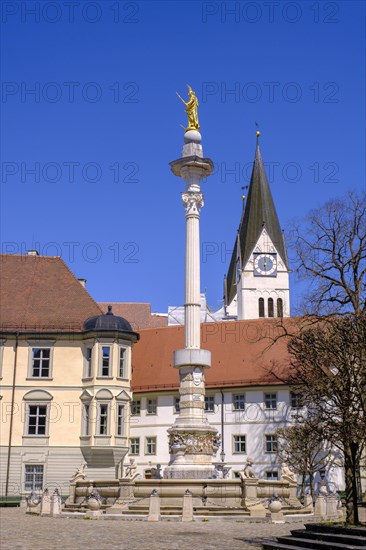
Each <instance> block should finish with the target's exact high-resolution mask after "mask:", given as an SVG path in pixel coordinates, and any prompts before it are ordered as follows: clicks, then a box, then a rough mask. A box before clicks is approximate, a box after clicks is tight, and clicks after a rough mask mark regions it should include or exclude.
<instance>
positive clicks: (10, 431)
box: [5, 332, 19, 497]
mask: <svg viewBox="0 0 366 550" xmlns="http://www.w3.org/2000/svg"><path fill="white" fill-rule="evenodd" d="M18 338H19V332H16V333H15V353H14V369H13V386H12V390H11V409H10V410H11V414H10V426H9V445H8V463H7V468H6V484H5V496H6V497H7V496H8V491H9V476H10V455H11V440H12V437H13V418H14V401H15V380H16V370H17V358H18Z"/></svg>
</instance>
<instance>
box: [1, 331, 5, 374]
mask: <svg viewBox="0 0 366 550" xmlns="http://www.w3.org/2000/svg"><path fill="white" fill-rule="evenodd" d="M5 342H6V339H5V338H0V380H1V379H2V377H3V360H4V346H5Z"/></svg>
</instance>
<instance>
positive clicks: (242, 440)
mask: <svg viewBox="0 0 366 550" xmlns="http://www.w3.org/2000/svg"><path fill="white" fill-rule="evenodd" d="M233 437H234V453H245V452H246V436H245V435H234V436H233Z"/></svg>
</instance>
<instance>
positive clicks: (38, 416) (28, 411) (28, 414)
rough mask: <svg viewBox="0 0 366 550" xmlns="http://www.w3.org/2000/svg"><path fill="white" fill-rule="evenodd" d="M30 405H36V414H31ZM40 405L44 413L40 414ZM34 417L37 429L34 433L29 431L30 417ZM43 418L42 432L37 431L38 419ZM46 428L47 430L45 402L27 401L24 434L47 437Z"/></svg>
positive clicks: (47, 413) (47, 417)
mask: <svg viewBox="0 0 366 550" xmlns="http://www.w3.org/2000/svg"><path fill="white" fill-rule="evenodd" d="M31 407H36V414H32V415H31ZM40 407H42V408H43V409H44V410H45V412H44V414H40V411H39V409H40ZM31 418H35V419H36V423H35V428H36V430H37V432H36V433H30V431H29V430H30V427H31V425H30V419H31ZM40 418H44V419H45V422H44V433H38V430H39V427H40V426H39V419H40ZM48 430H49V406H48V404H47V403H46V402H44V403H27V421H26V434H25V435H26V436H27V437H47V436H48Z"/></svg>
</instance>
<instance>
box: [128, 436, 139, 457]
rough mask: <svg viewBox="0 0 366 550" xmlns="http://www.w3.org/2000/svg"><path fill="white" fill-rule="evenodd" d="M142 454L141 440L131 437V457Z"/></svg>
mask: <svg viewBox="0 0 366 550" xmlns="http://www.w3.org/2000/svg"><path fill="white" fill-rule="evenodd" d="M139 454H140V438H139V437H131V439H130V455H139Z"/></svg>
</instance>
